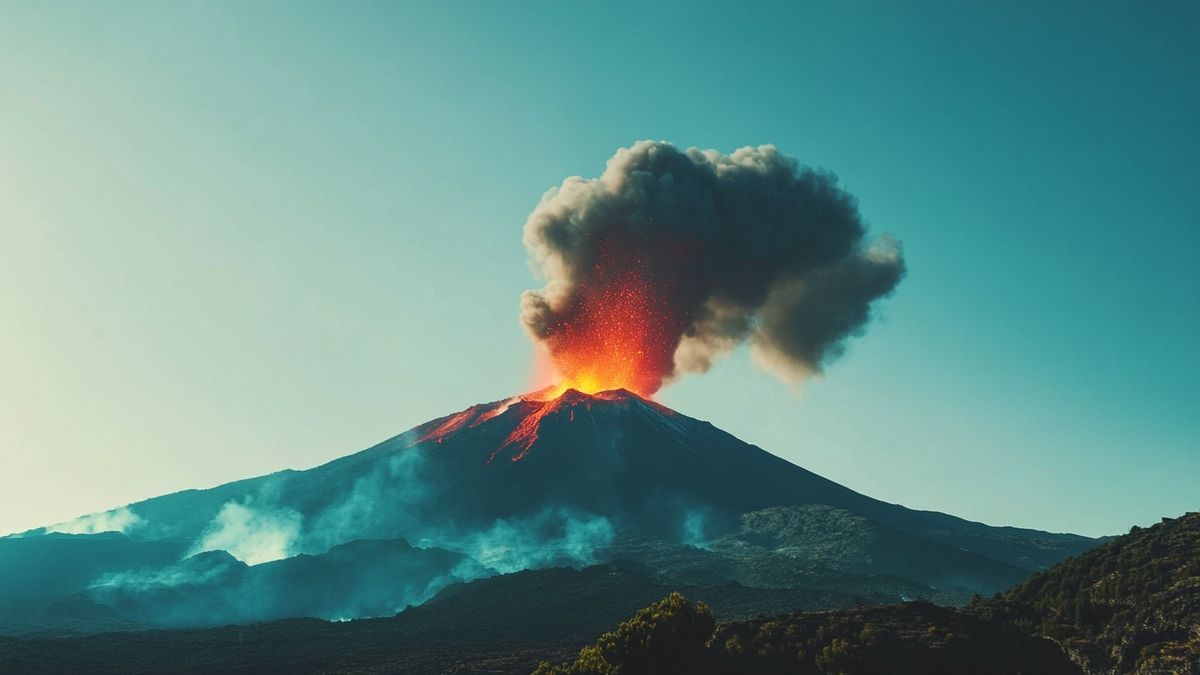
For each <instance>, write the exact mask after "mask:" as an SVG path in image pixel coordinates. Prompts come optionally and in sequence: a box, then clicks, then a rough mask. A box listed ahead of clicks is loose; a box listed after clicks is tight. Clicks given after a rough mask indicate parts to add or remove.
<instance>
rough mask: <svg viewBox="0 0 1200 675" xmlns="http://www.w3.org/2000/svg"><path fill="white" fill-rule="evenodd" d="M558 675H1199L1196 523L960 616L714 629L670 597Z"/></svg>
mask: <svg viewBox="0 0 1200 675" xmlns="http://www.w3.org/2000/svg"><path fill="white" fill-rule="evenodd" d="M536 672H537V674H538V675H558V674H565V673H598V674H608V673H623V674H624V673H662V672H690V673H813V674H817V673H821V674H824V673H881V674H882V673H890V674H905V673H912V674H913V675H916V674H924V675H929V674H934V673H946V674H950V673H1013V674H1015V673H1027V674H1028V673H1088V674H1095V675H1099V674H1101V673H1164V674H1165V673H1173V674H1180V675H1196V674H1197V673H1200V513H1189V514H1186V515H1184V516H1183V517H1181V518H1177V519H1174V520H1172V519H1163V522H1162V523H1160V524H1158V525H1155V526H1154V527H1151V528H1148V529H1144V530H1143V529H1140V528H1136V527H1135V528H1133V531H1131V532H1130V533H1129V534H1128V535H1125V536H1123V537H1119V538H1117V539H1116V540H1115V541H1112V542H1109V543H1107V544H1104V545H1102V546H1100V547H1099V548H1096V549H1094V550H1091V551H1088V552H1087V553H1084V554H1083V555H1080V556H1078V557H1076V558H1072V559H1070V560H1067V561H1066V562H1064V563H1061V564H1059V565H1056V566H1055V567H1053V568H1051V569H1049V570H1047V571H1045V572H1042V573H1040V574H1037V575H1035V576H1033V577H1032V578H1030V579H1029V580H1027V581H1025V582H1024V583H1022V584H1020V585H1018V586H1017V587H1015V588H1013V589H1012V590H1010V591H1008V592H1007V593H1005V594H1003V595H1002V596H1001V595H997V596H996V597H994V598H992V599H990V600H982V599H976V600H975V601H974V602H972V603H971V604H970V605H969V606H967V607H966V608H963V609H957V610H956V609H950V608H944V607H937V606H933V605H930V604H927V603H922V602H913V603H908V604H904V605H899V606H892V607H874V608H861V609H855V610H850V611H840V612H829V613H820V614H812V613H810V614H803V613H793V614H786V615H780V616H775V617H771V618H758V619H754V620H750V621H735V622H732V623H728V624H724V625H720V626H718V625H717V624H716V623H715V621H714V619H713V616H712V613H711V612H710V610H709V608H708V607H707V606H706V605H705V604H704V603H699V604H692V603H691V602H689V601H687V600H686V599H685V598H684V597H683V596H682V595H680V594H678V593H673V594H671V595H670V596H669V597H668V598H666V599H665V600H662V601H660V602H658V603H655V604H654V605H651V606H649V607H647V608H645V609H643V610H641V611H639V612H638V613H637V614H636V615H635V616H634V617H633V618H631V619H629V620H627V621H625V622H623V623H621V624H620V626H618V627H617V629H616V630H615V631H612V632H608V633H605V634H604V635H603V636H601V637H600V639H599V640H598V641H597V642H596V643H595V644H593V645H591V646H588V647H585V648H584V649H583V650H582V651H581V652H580V654H579V657H578V658H577V659H575V660H574V661H570V662H567V663H564V664H562V665H559V666H552V665H550V664H549V663H543V664H542V665H541V666H539V668H538V669H537V671H536Z"/></svg>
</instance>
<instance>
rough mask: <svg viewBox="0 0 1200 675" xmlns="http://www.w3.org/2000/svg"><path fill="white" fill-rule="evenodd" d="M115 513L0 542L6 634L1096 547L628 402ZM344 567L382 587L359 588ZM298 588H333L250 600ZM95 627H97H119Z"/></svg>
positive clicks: (941, 593) (974, 586) (892, 573)
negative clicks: (583, 575)
mask: <svg viewBox="0 0 1200 675" xmlns="http://www.w3.org/2000/svg"><path fill="white" fill-rule="evenodd" d="M114 514H116V515H120V516H121V517H120V518H108V519H104V518H99V519H97V518H95V517H93V518H92V520H90V521H87V522H89V523H92V524H93V525H94V523H97V522H101V523H102V522H109V521H111V522H120V523H122V524H123V525H124V531H125V533H124V534H113V533H109V534H98V535H86V534H84V535H73V536H67V535H62V534H54V533H50V532H48V531H47V530H45V529H42V530H35V531H31V532H27V533H24V534H23V535H20V536H16V537H10V538H6V539H2V540H0V571H4V572H5V573H6V575H7V578H9V579H13V580H15V581H14V583H13V584H12V586H13V588H15V589H18V590H14V591H12V592H10V595H9V596H7V597H6V596H3V595H2V594H0V622H3V621H5V617H8V618H9V619H11V620H12V621H15V622H16V623H4V624H3V625H0V632H9V633H18V632H28V628H29V626H28V625H24V624H22V623H21V621H20V619H19V618H18V617H31V616H36V617H39V619H38V621H39V622H40V623H39V624H38V625H42V626H44V627H47V628H48V629H49V627H52V626H59V627H62V628H64V629H65V628H66V627H68V626H71V627H72V629H74V630H87V627H86V626H85V625H80V622H78V621H75V620H74V617H73V616H63V617H59V619H57V620H56V619H55V618H54V617H53V616H52V614H53V611H52V610H53V609H54V608H59V609H63V608H67V607H72V606H77V604H78V603H79V602H80V600H79V599H78V598H76V599H75V600H72V601H70V602H67V601H65V600H57V601H55V602H49V601H51V600H55V599H63V598H70V597H74V596H77V595H80V594H82V595H85V596H86V597H87V599H89V600H90V601H91V602H92V603H94V604H95V605H97V606H99V608H102V609H105V610H110V611H111V612H115V615H116V620H117V622H118V625H120V622H135V623H137V624H138V625H143V624H146V625H155V626H185V625H191V626H202V625H212V624H215V623H223V622H241V621H255V620H264V619H271V618H279V617H283V616H317V617H321V618H327V619H335V618H352V617H366V616H381V615H387V614H390V613H392V612H394V611H395V610H397V609H400V608H402V607H403V605H402V604H398V603H400V602H401V601H403V602H404V603H405V604H408V603H412V604H416V603H419V602H421V601H423V600H425V599H426V598H427V597H429V596H430V595H432V594H433V593H435V592H436V591H437V590H438V588H440V586H439V585H438V584H441V585H442V586H444V585H445V584H446V583H451V582H453V581H457V580H471V579H474V578H478V577H483V576H487V575H490V574H494V573H505V572H513V571H518V570H523V569H537V568H544V567H553V566H559V565H569V566H572V567H582V566H586V565H590V564H595V563H599V562H604V561H607V560H620V561H624V562H625V563H627V564H633V565H640V566H641V568H640V569H642V571H643V572H644V573H645V574H647V575H649V576H651V577H653V578H655V579H658V580H660V581H661V582H662V583H664V584H666V585H670V584H680V585H719V584H722V583H727V582H737V583H740V584H742V585H745V586H751V587H758V588H793V589H813V590H819V591H826V592H831V593H839V594H843V595H849V596H855V597H858V598H861V599H863V601H865V602H891V601H896V600H900V599H908V598H915V597H925V598H930V599H933V600H936V601H939V602H946V603H956V602H962V601H965V599H966V598H968V597H969V596H970V595H971V594H972V593H974V592H980V593H985V594H991V593H992V592H994V591H996V590H1001V589H1003V588H1006V587H1008V586H1010V585H1012V584H1013V583H1015V582H1016V581H1018V580H1019V579H1021V578H1023V577H1024V576H1026V575H1028V574H1029V573H1031V572H1034V571H1037V570H1039V569H1042V568H1044V567H1046V566H1047V565H1050V564H1053V563H1054V562H1057V561H1059V560H1062V559H1063V558H1066V557H1068V556H1070V555H1073V554H1076V553H1079V552H1081V551H1084V550H1086V549H1088V548H1090V547H1091V546H1093V545H1095V544H1096V543H1097V542H1096V540H1093V539H1089V538H1086V537H1080V536H1076V535H1070V534H1050V533H1045V532H1038V531H1035V530H1025V529H1017V528H1005V527H991V526H987V525H983V524H980V523H974V522H970V521H966V520H963V519H960V518H956V517H953V516H949V515H946V514H941V513H935V512H929V511H915V510H912V509H907V508H904V507H902V506H898V505H895V504H888V503H885V502H881V501H879V500H875V499H872V498H870V497H866V496H864V495H861V494H859V493H857V492H854V491H853V490H850V489H848V488H845V487H843V486H841V485H838V484H836V483H833V482H832V481H829V480H826V479H824V478H822V477H820V476H818V475H816V474H814V473H812V472H809V471H806V470H805V469H802V468H800V467H798V466H796V465H794V464H791V463H789V462H787V461H784V460H782V459H780V458H779V457H776V456H774V455H772V454H770V453H768V452H766V451H764V450H762V449H760V448H757V447H755V446H752V445H749V444H746V443H744V442H742V441H739V440H738V439H736V438H734V437H733V436H731V435H729V434H727V433H725V432H723V431H721V430H719V429H717V428H716V427H714V426H712V425H711V424H709V423H707V422H702V421H699V420H695V419H692V418H690V417H687V416H685V415H682V414H680V413H678V412H675V411H673V410H670V409H668V408H666V407H664V406H661V405H659V404H657V403H654V402H652V401H649V400H646V399H644V398H641V397H639V396H636V395H634V394H631V393H629V392H627V391H624V390H617V391H610V392H603V393H599V394H595V395H585V394H581V393H579V392H577V391H574V390H568V391H567V392H566V393H564V394H562V395H561V396H558V397H556V398H554V399H551V400H539V399H538V397H536V396H529V397H514V398H511V399H507V400H504V401H497V402H494V403H489V404H480V405H476V406H472V407H470V408H468V409H466V410H463V411H461V412H458V413H455V414H453V415H448V416H446V417H443V418H439V419H436V420H432V421H430V422H428V423H426V424H423V425H420V426H418V427H416V428H414V429H412V430H410V431H408V432H405V433H404V434H401V435H399V436H396V437H395V438H392V439H390V440H388V441H385V442H383V443H380V444H379V445H377V446H375V447H372V448H370V449H367V450H365V451H362V452H359V453H356V454H353V455H349V456H346V457H343V458H341V459H338V460H335V461H332V462H330V463H328V464H325V465H322V466H319V467H316V468H313V469H309V470H307V471H283V472H279V473H275V474H271V475H267V476H261V477H258V478H251V479H247V480H242V481H237V482H234V483H229V484H226V485H221V486H218V487H215V488H211V489H207V490H188V491H184V492H180V493H175V494H171V495H166V496H163V497H158V498H154V499H149V500H146V501H143V502H138V503H136V504H132V505H129V506H128V507H124V508H123V509H121V510H119V513H118V512H114ZM114 514H110V515H114ZM68 525H70V524H68ZM76 525H78V524H76ZM67 529H71V528H70V527H68V528H67ZM75 529H79V528H78V527H76V528H75ZM364 542H374V543H364ZM347 546H349V548H346V547H347ZM55 547H57V548H55ZM53 550H58V551H59V553H55V554H51V553H48V552H50V551H53ZM351 550H353V552H354V555H349V553H348V551H351ZM48 555H49V556H51V557H54V561H53V563H52V564H49V565H46V566H42V565H40V564H38V563H37V562H36V561H37V560H39V559H40V558H39V556H48ZM296 556H303V557H296ZM418 560H420V561H421V562H420V564H419V565H417V564H416V562H415V561H418ZM330 561H337V562H336V563H335V562H330ZM243 563H247V564H243ZM258 563H261V564H258ZM343 569H353V570H356V572H355V573H356V574H358V575H359V576H361V577H363V578H370V579H376V578H380V579H384V581H381V583H380V584H379V585H373V584H365V585H359V586H356V585H355V584H354V583H353V582H352V581H350V580H348V579H347V578H346V577H345V575H344V574H343V573H342V570H343ZM630 569H633V568H630ZM388 575H392V577H391V580H390V581H388V580H386V579H387V578H388ZM410 576H411V577H412V578H411V579H409V577H410ZM304 584H310V585H313V586H320V587H322V588H328V589H332V590H330V591H329V592H328V593H325V595H326V596H329V597H323V598H321V599H310V600H306V601H304V602H292V601H285V600H279V599H275V600H271V601H267V600H263V599H261V598H260V597H259V596H265V595H268V593H267V591H264V590H262V589H268V590H269V589H277V590H278V592H277V595H280V594H284V593H285V590H286V589H291V588H294V587H301V586H303V585H304ZM248 589H257V590H259V591H260V593H259V595H255V593H253V592H251V590H248ZM372 589H373V590H372ZM397 589H407V590H402V591H401V590H397ZM286 592H290V591H286ZM372 592H375V593H377V594H378V597H374V598H372V597H367V596H368V595H370V594H371V593H372ZM339 593H341V594H342V596H343V597H342V598H340V599H339V598H338V597H335V596H337V595H338V594H339ZM71 603H76V605H72V604H71ZM94 614H95V615H96V616H97V617H103V618H104V619H105V620H104V621H99V620H98V621H97V624H96V626H95V629H96V630H107V629H109V628H111V627H112V626H113V625H114V624H113V621H111V620H109V619H111V618H112V617H111V616H110V615H109V614H106V613H104V612H103V611H101V610H100V609H97V610H96V611H95V612H94Z"/></svg>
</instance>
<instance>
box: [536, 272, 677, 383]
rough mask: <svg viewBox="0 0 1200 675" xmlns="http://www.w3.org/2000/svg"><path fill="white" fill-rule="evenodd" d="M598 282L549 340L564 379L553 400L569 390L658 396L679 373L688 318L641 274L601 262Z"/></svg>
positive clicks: (595, 279) (596, 276)
mask: <svg viewBox="0 0 1200 675" xmlns="http://www.w3.org/2000/svg"><path fill="white" fill-rule="evenodd" d="M592 278H593V283H591V284H589V285H588V287H587V288H585V289H582V290H581V291H580V292H578V293H577V294H576V296H575V300H576V304H575V306H574V307H572V308H571V311H569V312H564V313H563V314H562V318H561V319H560V320H559V322H558V323H557V324H556V325H555V326H554V327H553V330H552V331H550V332H549V334H548V335H547V336H546V338H545V345H546V348H547V349H548V350H549V353H550V357H551V359H552V360H553V362H554V366H555V369H556V371H557V372H558V374H559V376H560V377H561V378H562V381H561V382H560V383H559V384H558V385H557V386H555V387H552V388H551V389H550V390H549V391H548V395H549V396H550V397H554V396H557V395H559V394H561V393H562V392H564V391H566V390H567V389H577V390H579V391H581V392H583V393H585V394H593V393H596V392H600V391H607V390H610V389H628V390H629V391H632V392H635V393H637V394H640V395H642V396H650V395H652V394H654V392H656V391H658V389H659V388H660V387H661V386H662V382H663V378H664V377H665V376H666V375H667V374H669V373H671V372H672V371H673V369H674V355H675V349H676V347H677V346H678V345H679V340H680V337H681V335H682V334H683V330H684V326H685V325H686V320H685V318H684V317H682V316H680V315H679V312H678V311H677V310H676V309H675V308H673V307H672V305H671V302H670V299H669V297H668V292H667V289H665V288H663V287H661V286H658V287H656V286H654V285H652V284H651V283H649V282H648V280H647V279H646V275H645V274H643V273H642V272H640V271H639V270H638V269H630V268H628V267H621V266H610V265H608V264H604V263H601V264H598V265H597V268H596V270H595V272H594V276H593V277H592Z"/></svg>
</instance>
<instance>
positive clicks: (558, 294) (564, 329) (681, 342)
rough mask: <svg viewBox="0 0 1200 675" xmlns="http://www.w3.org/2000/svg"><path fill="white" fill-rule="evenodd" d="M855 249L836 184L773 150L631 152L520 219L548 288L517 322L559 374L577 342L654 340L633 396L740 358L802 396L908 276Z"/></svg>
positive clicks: (848, 208) (526, 304) (570, 183)
mask: <svg viewBox="0 0 1200 675" xmlns="http://www.w3.org/2000/svg"><path fill="white" fill-rule="evenodd" d="M865 234H866V227H865V225H864V223H863V221H862V219H861V217H860V216H859V213H858V209H857V205H856V201H855V199H854V197H853V196H851V195H850V194H849V193H847V192H846V191H845V190H843V189H842V188H840V187H839V186H838V184H837V179H836V177H835V176H834V175H833V174H831V173H828V172H825V171H821V170H816V169H812V168H809V167H805V166H801V165H799V164H798V163H797V162H796V161H795V160H794V159H792V158H790V157H786V156H784V155H783V154H781V153H780V152H779V151H778V150H777V149H776V148H775V147H774V146H770V145H763V146H759V147H744V148H741V149H739V150H736V151H734V152H733V153H731V154H728V155H726V154H722V153H720V152H717V151H715V150H699V149H696V148H689V149H687V150H680V149H679V148H676V147H675V146H674V145H671V144H670V143H665V142H651V141H641V142H638V143H635V144H634V145H633V146H632V147H629V148H623V149H621V150H618V151H617V153H616V154H614V155H613V156H612V157H611V158H610V159H609V160H608V164H607V167H606V169H605V171H604V173H603V175H601V176H600V177H599V178H595V179H584V178H580V177H571V178H567V179H566V180H565V181H563V183H562V185H561V186H559V187H556V188H552V189H551V190H550V191H549V192H547V193H546V194H545V195H544V196H543V197H542V200H541V202H540V203H539V204H538V206H537V207H536V208H535V209H534V210H533V212H532V213H531V214H530V216H529V219H528V221H527V222H526V223H525V233H524V236H525V246H526V248H527V249H528V250H529V253H530V257H531V262H532V265H533V267H534V269H535V272H537V273H539V274H540V275H541V276H542V277H543V278H544V279H545V280H546V285H545V287H544V288H542V289H541V290H531V291H526V292H525V293H524V294H523V295H522V298H521V320H522V323H523V324H524V325H525V327H526V329H527V330H528V332H529V333H530V335H531V336H532V337H533V338H534V339H535V340H537V341H538V342H540V343H541V344H542V345H544V346H545V348H546V349H547V351H548V352H549V354H550V356H551V357H552V359H554V361H555V362H556V364H557V365H558V366H559V368H560V370H564V369H569V368H570V367H571V364H572V363H573V362H575V361H577V360H579V358H580V357H579V355H578V354H576V353H574V352H576V351H578V350H579V349H580V347H579V344H580V342H581V336H582V335H583V334H585V333H590V332H594V331H596V330H602V329H605V327H609V328H608V329H609V330H610V331H611V330H616V331H617V332H620V333H622V334H626V333H628V332H630V331H629V329H628V328H627V326H628V325H631V323H637V322H638V321H640V322H642V323H643V324H645V325H647V326H649V329H648V335H649V336H650V337H647V338H642V339H638V340H636V342H635V343H634V344H635V347H636V352H637V353H638V355H639V357H638V358H639V359H640V361H639V367H640V369H641V376H642V379H643V380H644V381H642V382H635V383H634V384H635V385H638V386H640V388H641V390H642V391H643V393H653V392H654V391H655V390H657V389H658V388H659V387H661V386H662V384H663V383H664V382H667V381H670V380H671V379H673V378H675V377H677V376H679V375H681V374H683V373H702V372H705V371H706V370H708V369H709V367H711V365H712V364H713V362H714V361H715V360H716V359H718V358H720V357H721V356H723V355H724V354H726V353H727V352H729V351H730V350H731V349H733V348H734V347H736V346H737V345H739V344H741V343H743V342H749V344H750V346H751V350H752V354H753V355H754V356H755V360H756V361H757V362H758V363H759V364H760V365H762V366H763V367H765V368H767V369H768V370H769V371H771V372H773V373H775V374H777V375H779V376H781V377H783V378H784V379H786V380H789V381H797V380H799V379H801V378H803V377H805V376H807V375H811V374H816V373H820V372H821V371H822V369H823V367H824V366H825V365H826V364H828V363H829V362H830V361H831V360H832V359H834V358H836V357H837V356H838V355H840V354H841V352H842V351H843V350H844V343H845V340H846V339H847V338H848V337H850V336H853V335H857V334H860V333H861V332H862V331H863V330H864V328H865V326H866V325H867V323H868V321H869V320H870V318H871V309H872V303H874V302H875V301H876V300H878V299H879V298H881V297H884V296H886V295H888V294H889V293H891V292H892V291H893V290H894V289H895V287H896V285H897V284H898V283H899V282H900V280H901V278H902V277H903V276H904V272H905V268H904V260H903V257H902V254H901V250H900V245H899V242H897V241H895V240H894V239H891V238H889V237H883V238H880V239H878V240H876V241H875V242H873V243H867V242H865V241H864V236H865ZM630 288H635V289H636V293H634V294H633V295H632V297H633V298H634V300H633V301H630V300H629V298H630V297H631V294H630V291H629V289H630ZM631 314H639V315H640V316H637V317H634V318H633V319H631V317H630V315H631ZM612 326H616V327H617V328H616V329H612V328H611V327H612ZM608 342H610V340H609V338H608V337H607V336H606V337H605V344H607V343H608ZM587 348H588V349H591V350H593V351H595V350H596V349H598V347H597V346H596V345H595V341H593V343H592V344H590V345H588V347H587ZM564 374H566V375H570V373H564Z"/></svg>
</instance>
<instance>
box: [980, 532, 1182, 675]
mask: <svg viewBox="0 0 1200 675" xmlns="http://www.w3.org/2000/svg"><path fill="white" fill-rule="evenodd" d="M1004 608H1005V611H1006V612H1007V615H1008V616H1009V617H1010V618H1011V619H1012V620H1013V621H1014V622H1016V623H1018V624H1019V625H1022V626H1024V627H1026V628H1027V629H1029V630H1034V631H1037V632H1039V633H1043V634H1045V635H1049V636H1050V637H1052V638H1054V639H1055V640H1058V641H1059V642H1060V643H1061V644H1063V645H1064V646H1065V647H1066V649H1067V650H1068V651H1069V652H1070V653H1071V654H1072V656H1073V657H1075V659H1076V660H1077V661H1078V662H1079V663H1081V664H1082V665H1083V666H1084V667H1085V668H1086V669H1087V671H1088V672H1091V673H1107V672H1141V673H1192V674H1200V513H1188V514H1185V515H1184V516H1182V517H1180V518H1174V519H1172V518H1164V519H1163V520H1162V522H1161V523H1159V524H1157V525H1155V526H1153V527H1150V528H1146V529H1142V528H1136V527H1135V528H1133V530H1132V531H1131V532H1130V533H1129V534H1127V535H1125V536H1122V537H1119V538H1117V539H1116V540H1115V541H1112V542H1109V543H1107V544H1104V545H1102V546H1100V547H1098V548H1096V549H1094V550H1091V551H1088V552H1087V553H1084V554H1083V555H1080V556H1079V557H1077V558H1072V559H1071V560H1068V561H1066V562H1064V563H1062V564H1061V565H1057V566H1055V567H1053V568H1051V569H1049V570H1047V571H1045V572H1043V573H1041V574H1038V575H1036V576H1034V577H1032V578H1030V579H1029V580H1028V581H1026V582H1024V583H1022V584H1021V585H1019V586H1017V587H1016V588H1014V589H1012V590H1011V591H1009V592H1008V593H1007V594H1005V596H1004Z"/></svg>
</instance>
